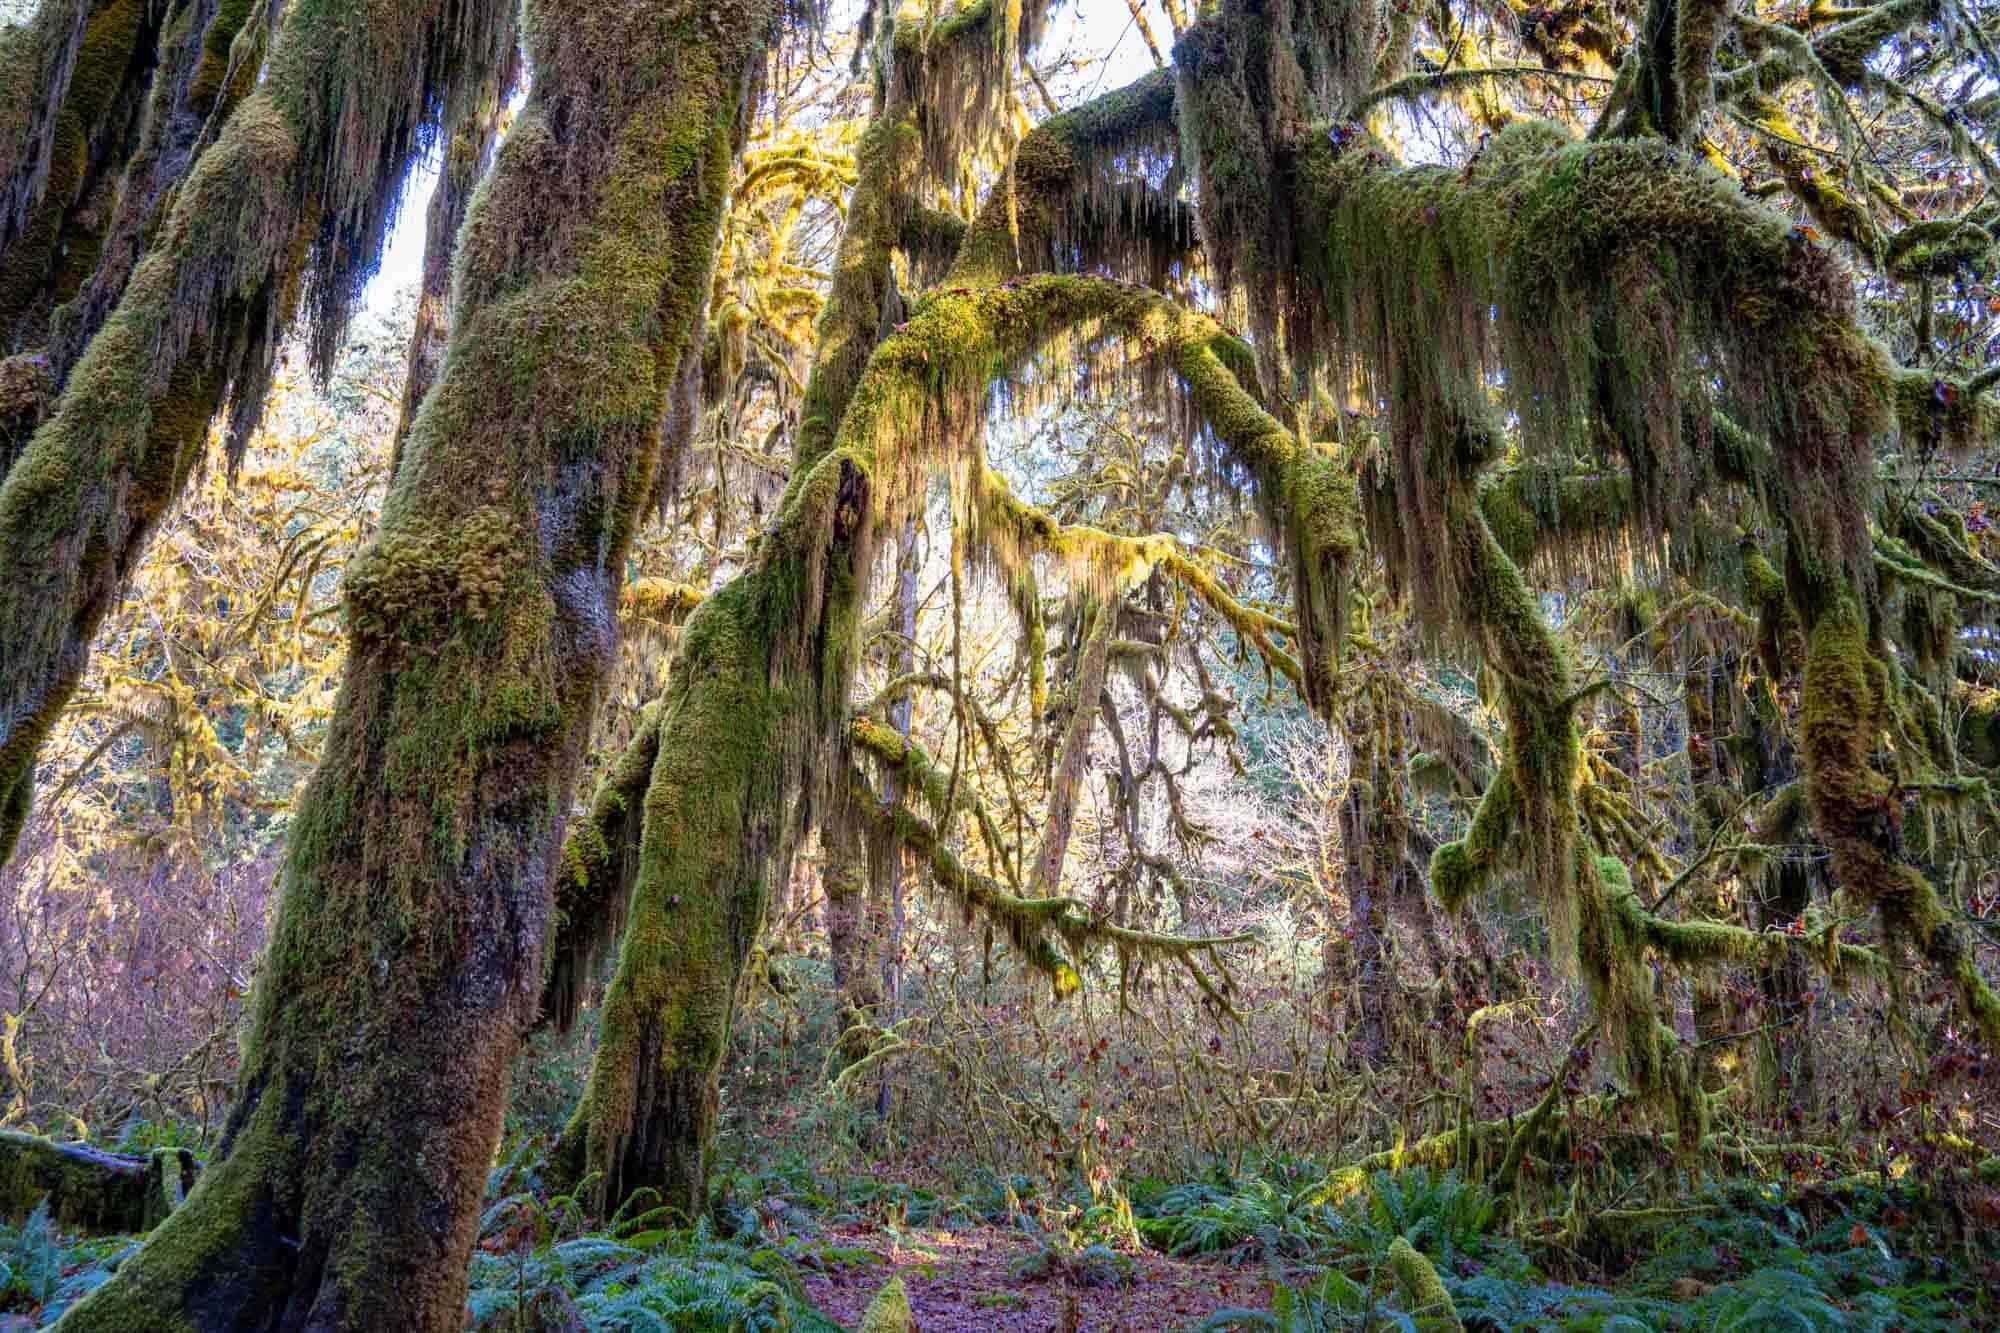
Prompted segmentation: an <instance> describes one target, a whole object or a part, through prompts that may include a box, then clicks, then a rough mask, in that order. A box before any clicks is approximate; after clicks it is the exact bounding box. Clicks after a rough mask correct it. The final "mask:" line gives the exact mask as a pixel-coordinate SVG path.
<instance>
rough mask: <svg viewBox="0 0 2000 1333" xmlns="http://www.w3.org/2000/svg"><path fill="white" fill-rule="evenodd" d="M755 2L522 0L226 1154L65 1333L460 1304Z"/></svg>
mask: <svg viewBox="0 0 2000 1333" xmlns="http://www.w3.org/2000/svg"><path fill="white" fill-rule="evenodd" d="M306 12H308V6H306V5H305V4H304V0H297V4H296V7H295V8H294V9H293V11H292V20H291V21H292V22H297V21H299V16H300V15H301V14H303V13H306ZM772 18H773V14H772V12H771V10H769V9H766V8H760V7H758V6H743V7H738V8H735V9H731V10H727V11H722V17H720V18H719V19H713V18H712V19H711V20H709V21H705V22H703V23H701V24H700V25H696V24H694V23H692V22H691V21H690V19H689V17H688V14H687V12H686V11H685V9H684V8H683V7H682V6H680V5H678V4H675V3H672V2H671V0H621V2H620V3H614V4H599V5H592V6H561V7H554V8H551V9H546V10H535V11H531V16H530V20H529V23H528V25H527V36H528V45H529V50H530V53H531V57H532V60H533V64H534V68H535V70H536V87H535V92H534V94H533V96H532V98H531V99H530V101H529V104H528V106H527V108H526V110H525V111H524V113H523V115H522V118H521V121H520V123H519V124H518V125H517V126H516V128H515V131H514V133H513V134H512V135H510V136H509V138H508V141H507V143H506V144H505V145H504V146H503V148H502V150H501V152H500V154H499V156H498V159H497V161H496V163H495V166H494V170H493V174H492V177H491V179H490V181H489V182H488V184H487V185H486V187H485V188H484V189H483V190H482V191H481V193H480V196H479V200H478V203H477V204H476V206H475V207H474V209H473V211H472V213H471V214H470V216H469V217H468V219H467V221H466V224H465V229H464V233H463V235H462V236H461V238H460V242H459V247H460V258H459V281H458V286H457V293H456V295H457V302H458V305H457V308H456V309H455V310H454V311H453V332H452V353H451V356H450V357H449V358H448V359H447V363H446V369H445V373H444V375H443V377H442V379H441V380H440V381H439V383H438V385H437V387H436V389H435V390H434V391H433V392H432V394H431V396H430V397H429V399H428V400H427V401H426V402H425V404H424V406H423V408H422V410H421V411H420V412H419V413H418V416H417V420H416V423H415V425H414V427H413V429H412V431H411V435H410V439H409V442H408V445H407V448H406V451H405V455H404V459H403V463H402V467H401V468H400V469H399V471H398V474H397V478H396V484H395V487H394V489H393V490H392V491H391V493H390V496H389V498H388V501H387V503H386V504H385V506H384V511H383V517H382V523H381V529H380V531H379V532H378V534H377V536H376V538H375V539H374V541H373V543H372V544H371V545H370V546H369V547H368V548H367V549H366V550H365V551H364V552H363V553H362V554H361V555H360V556H359V557H357V559H356V560H355V561H354V563H353V564H352V565H351V566H350V567H349V570H348V573H347V578H346V584H345V588H346V593H345V595H346V612H347V617H348V622H349V626H350V631H351V634H352V638H353V645H352V649H351V652H350V657H349V663H348V668H347V678H346V683H345V686H344V688H343V690H342V693H341V698H340V702H339V705H338V707H337V709H336V713H335V717H334V720H333V723H332V726H331V730H330V733H329V736H328V738H327V743H326V747H325V753H324V758H323V759H322V761H321V764H320V766H319V768H318V769H317V771H316V772H315V774H314V776H313V778H312V780H311V782H310V783H309V784H308V786H307V788H306V790H305V791H304V793H303V794H302V796H301V798H300V800H299V803H298V806H297V809H296V813H295V815H294V818H293V824H292V833H291V840H290V853H289V858H288V862H287V866H286V871H285V881H284V892H283V897H282V900H281V903H280V907H279V911H278V915H277V919H276V922H275V926H274V930H273V935H272V941H271V945H270V950H269V955H268V957H267V959H266V962H265V964H264V967H263V970H262V971H261V973H260V975H259V979H258V986H257V992H256V996H255V999H254V1003H253V1005H252V1009H251V1014H250V1017H249V1020H248V1027H247V1033H246V1040H245V1055H244V1068H243V1074H242V1078H241V1084H240V1087H239V1089H238V1096H237V1099H236V1102H235V1105H234V1107H233V1108H232V1111H231V1114H230V1118H229V1121H228V1124H227V1126H226V1128H225V1130H224V1136H223V1139H222V1142H221V1144H220V1148H219V1152H218V1156H217V1159H216V1161H215V1162H214V1163H213V1164H212V1165H211V1166H210V1167H209V1168H208V1170H207V1171H206V1172H204V1174H203V1176H202V1179H201V1181H200V1184H199V1185H198V1187H197V1189H196V1191H195V1193H194V1194H193V1196H192V1197H191V1198H190V1199H189V1201H188V1203H187V1204H186V1205H185V1206H183V1207H182V1208H181V1209H180V1210H179V1211H178V1212H176V1213H174V1214H173V1216H172V1217H170V1218H169V1219H168V1221H167V1222H166V1223H165V1224H164V1225H162V1226H161V1227H160V1228H159V1229H158V1230H157V1231H156V1232H155V1233H154V1235H153V1237H152V1238H151V1239H150V1240H149V1241H148V1242H147V1244H146V1245H145V1246H144V1247H143V1248H142V1249H141V1250H140V1251H139V1253H138V1254H136V1255H135V1256H133V1257H132V1258H131V1259H129V1260H127V1261H126V1263H125V1264H124V1265H122V1266H121V1267H120V1268H119V1270H118V1272H117V1273H116V1274H115V1275H114V1276H113V1278H112V1279H111V1280H110V1281H109V1282H108V1283H106V1284H105V1285H104V1286H102V1287H100V1288H98V1289H97V1290H96V1291H95V1292H93V1293H91V1295H90V1296H89V1297H87V1298H86V1299H85V1300H84V1301H83V1302H82V1303H80V1304H79V1305H78V1306H77V1307H76V1308H75V1309H74V1310H73V1311H72V1312H71V1313H70V1314H69V1315H68V1316H67V1317H66V1320H65V1327H66V1328H75V1329H85V1330H88V1329H94V1328H104V1329H126V1328H132V1327H147V1328H213V1327H223V1326H228V1327H237V1328H272V1329H410V1330H431V1331H433V1333H443V1330H456V1329H458V1328H461V1327H462V1326H463V1320H464V1306H463V1301H464V1294H465V1283H466V1259H467V1254H468V1253H469V1250H470V1247H471V1243H472V1240H473V1234H474V1231H475V1229H476V1227H477V1223H478V1217H479V1206H480V1193H481V1185H482V1182H483V1180H484V1177H485V1171H486V1168H487V1167H488V1165H489V1164H490V1162H491V1160H492V1154H493V1150H494V1147H495V1145H496V1143H497V1140H498V1136H499V1132H500V1121H501V1113H502V1110H503V1108H504V1099H505V1096H506V1087H507V1068H508V1064H509V1062H510V1060H511V1058H512V1057H513V1055H514V1053H515V1051H516V1050H517V1049H518V1046H519V1038H520V1036H521V1034H522V1032H523V1031H524V1030H525V1028H526V1026H527V1024H528V1023H529V1021H530V1020H531V1019H532V1017H533V1015H534V1012H535V1008H536V1005H537V1002H538V998H539V983H540V981H541V975H542V960H543V955H544V951H545V949H546V948H547V946H548V942H549V936H550V927H551V925H552V917H553V892H552V889H553V884H552V880H553V871H554V866H555V862H556V856H557V851H558V847H559V843H560V839H561V834H562V823H563V818H564V815H565V813H566V811H567V810H568V807H569V802H570V785H571V783H572V782H573V781H574V778H575V774H576V770H577V767H578V764H579V760H580V755H581V750H582V747H583V744H584V740H585V737H586V735H587V731H588V719H589V714H590V710H591V708H592V707H593V705H594V703H595V699H596V695H597V692H598V690H599V688H600V687H601V685H602V682H603V680H604V677H605V675H606V673H607V672H608V670H609V668H610V666H611V663H612V660H613V657H614V649H615V642H614V638H613V636H614V632H615V625H616V615H615V610H616V606H617V590H618V586H619V583H620V582H621V581H622V578H623V572H624V556H625V552H626V550H627V548H628V545H629V541H630V537H631V534H632V529H633V526H634V524H635V522H636V520H637V517H638V515H639V513H640V511H641V509H642V507H643V505H644V503H645V500H646V498H647V496H648V494H649V492H650V489H651V482H652V473H653V469H654V467H655V465H656V463H657V461H658V448H659V421H660V415H661V413H662V411H663V410H664V406H665V395H666V392H667V389H668V384H669V381H670V380H671V377H672V372H673V370H674V368H675V367H676V366H677V365H678V363H679V359H680V353H681V350H682V348H683V346H684V345H685V343H686V340H687V339H688V338H689V337H690V336H691V335H692V331H693V325H694V322H695V318H696V312H697V311H698V309H699V305H700V299H701V296H702V294H703V292H704V291H705V289H706V286H707V283H708V280H709V269H710V268H711V267H712V262H713V254H714V245H715V240H716V236H717V234H718V228H719V226H720V218H721V210H722V206H723V201H724V194H725V191H726V188H727V181H728V175H729V170H730V167H731V165H732V163H733V161H734V159H735V156H736V153H737V151H738V148H739V146H740V137H739V136H740V134H741V132H742V129H743V126H744V124H745V121H746V118H747V115H748V108H749V106H750V104H751V102H752V99H753V98H754V95H755V84H756V80H757V76H758V74H759V73H760V72H761V70H762V62H763V59H764V46H763V43H764V41H765V38H766V37H767V35H768V33H769V31H770V26H771V21H772ZM241 114H242V113H240V112H239V117H240V116H241ZM213 158H214V154H213V152H211V154H209V155H207V156H205V158H204V163H207V162H209V161H212V160H213Z"/></svg>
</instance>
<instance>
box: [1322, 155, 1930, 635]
mask: <svg viewBox="0 0 2000 1333" xmlns="http://www.w3.org/2000/svg"><path fill="white" fill-rule="evenodd" d="M1335 137H1336V138H1338V137H1340V136H1335ZM1299 150H1300V154H1301V161H1300V165H1299V168H1298V172H1297V180H1298V189H1299V198H1298V211H1300V212H1301V213H1302V214H1303V215H1305V216H1307V217H1308V218H1311V219H1314V220H1315V221H1314V225H1315V226H1316V227H1317V228H1318V234H1319V235H1321V236H1323V237H1324V241H1323V243H1322V245H1321V246H1320V247H1319V248H1318V249H1317V250H1316V251H1308V252H1307V253H1306V255H1305V256H1304V257H1303V259H1302V263H1303V264H1304V265H1306V267H1307V268H1308V271H1310V272H1311V273H1313V274H1314V275H1315V278H1316V281H1317V286H1318V290H1319V292H1320V295H1321V308H1322V310H1323V312H1324V317H1325V318H1326V319H1327V320H1328V321H1329V322H1330V325H1331V328H1332V331H1333V333H1334V335H1336V336H1337V340H1338V343H1339V346H1340V348H1341V350H1342V354H1343V357H1344V358H1345V359H1346V361H1347V364H1348V365H1350V366H1351V367H1352V369H1353V370H1354V371H1355V373H1357V374H1359V375H1361V376H1362V377H1363V378H1364V379H1366V380H1370V381H1376V380H1377V379H1378V377H1380V378H1381V379H1382V380H1390V379H1394V378H1396V377H1398V376H1409V377H1414V378H1416V379H1420V380H1424V381H1427V382H1428V386H1429V387H1427V388H1425V389H1424V391H1423V395H1422V396H1423V398H1426V399H1428V400H1430V401H1434V402H1437V403H1442V404H1456V403H1468V402H1470V403H1477V402H1478V401H1479V400H1481V399H1483V397H1484V396H1485V394H1486V376H1487V375H1488V374H1489V373H1490V372H1493V371H1497V370H1500V369H1502V368H1504V369H1505V370H1506V391H1507V394H1508V396H1509V401H1510V403H1511V405H1512V406H1513V407H1514V409H1515V411H1516V412H1517V414H1518V416H1519V419H1520V421H1521V424H1522V428H1523V443H1524V446H1525V450H1524V452H1525V453H1526V455H1527V457H1528V458H1529V459H1530V460H1531V461H1532V460H1534V459H1537V458H1542V457H1552V456H1556V455H1558V454H1560V453H1562V452H1564V451H1569V450H1572V449H1574V448H1576V447H1578V446H1579V445H1589V444H1592V443H1593V442H1594V441H1597V440H1599V439H1602V440H1603V441H1604V442H1606V443H1607V444H1608V445H1609V446H1610V447H1611V448H1614V449H1616V450H1617V451H1618V453H1620V454H1622V455H1623V459H1624V462H1625V464H1626V467H1627V470H1628V472H1629V475H1630V477H1631V484H1632V491H1633V497H1634V503H1635V507H1636V510H1637V516H1638V518H1639V519H1640V520H1641V522H1642V523H1643V524H1644V525H1645V527H1646V528H1647V529H1648V530H1650V531H1656V532H1664V533H1667V534H1669V535H1672V534H1674V533H1675V531H1676V529H1677V528H1678V526H1679V525H1680V524H1681V523H1682V522H1683V521H1684V519H1683V516H1684V515H1687V514H1689V513H1692V512H1693V505H1692V501H1691V497H1692V495H1693V491H1694V488H1695V487H1697V486H1699V485H1700V484H1702V482H1703V480H1704V479H1705V478H1707V477H1709V476H1711V475H1713V473H1714V471H1715V470H1717V468H1718V459H1717V457H1716V455H1715V452H1714V451H1713V449H1712V447H1711V444H1710V440H1711V438H1712V420H1713V418H1712V414H1711V413H1709V412H1707V411H1699V412H1696V411H1688V410H1685V409H1686V402H1687V399H1688V396H1689V392H1690V389H1689V384H1690V380H1689V366H1690V365H1691V358H1694V357H1696V356H1700V355H1707V356H1709V357H1712V358H1713V359H1714V365H1715V368H1716V370H1717V371H1719V372H1720V375H1721V379H1722V383H1723V385H1724V396H1725V401H1726V405H1727V406H1728V407H1729V409H1730V412H1731V414H1732V415H1733V416H1734V417H1736V418H1737V419H1738V420H1739V421H1741V422H1742V423H1744V424H1745V425H1746V426H1747V427H1748V428H1749V429H1750V430H1752V431H1755V432H1759V433H1762V434H1763V435H1765V436H1766V437H1767V438H1768V439H1769V440H1770V441H1771V446H1772V450H1773V454H1774V466H1773V469H1772V474H1773V475H1772V479H1771V484H1772V485H1773V487H1774V489H1775V490H1776V491H1777V492H1778V494H1777V495H1776V497H1775V501H1776V504H1777V506H1778V509H1779V512H1780V513H1782V514H1783V515H1784V517H1785V521H1786V522H1787V525H1788V527H1789V528H1790V529H1791V530H1792V532H1793V535H1794V536H1795V538H1796V540H1797V545H1798V548H1799V549H1800V550H1803V551H1810V552H1813V553H1814V554H1813V557H1812V559H1813V561H1814V562H1815V565H1814V566H1813V567H1812V568H1810V569H1809V570H1808V571H1807V572H1808V574H1809V576H1810V577H1811V578H1812V579H1813V580H1814V581H1815V582H1818V583H1821V584H1822V585H1824V583H1825V580H1827V579H1832V578H1837V577H1840V576H1842V575H1843V574H1849V573H1851V574H1854V575H1857V576H1859V577H1860V578H1862V579H1864V580H1865V579H1866V578H1867V566H1868V554H1867V548H1868V539H1867V534H1866V524H1865V521H1864V516H1865V514H1866V512H1867V505H1868V497H1870V496H1872V495H1873V493H1874V484H1875V483H1874V473H1873V466H1874V454H1873V444H1874V441H1875V439H1876V437H1877V436H1879V435H1880V434H1881V433H1882V431H1883V430H1885V429H1886V428H1887V427H1888V426H1889V425H1890V424H1891V420H1892V418H1891V416H1890V414H1889V411H1888V408H1889V406H1890V404H1889V401H1888V397H1889V395H1888V387H1889V382H1890V378H1891V374H1892V372H1891V370H1890V367H1889V362H1888V359H1887V356H1886V353H1884V351H1883V350H1882V349H1881V348H1880V347H1879V346H1878V345H1876V344H1873V343H1871V342H1869V341H1867V340H1866V339H1865V338H1863V337H1862V336H1861V335H1860V334H1859V333H1858V332H1857V331H1856V323H1855V311H1854V300H1853V294H1852V290H1851V286H1850V284H1849V283H1848V282H1847V281H1846V277H1845V274H1844V273H1843V272H1842V271H1841V269H1840V267H1839V265H1838V263H1837V261H1836V260H1835V259H1834V258H1833V256H1832V255H1831V254H1829V253H1828V252H1826V251H1825V250H1824V249H1822V248H1820V247H1818V246H1816V245H1814V244H1812V243H1811V242H1810V241H1809V240H1808V239H1805V238H1803V237H1800V236H1798V235H1797V234H1795V233H1794V232H1793V231H1792V229H1791V228H1790V225H1789V224H1788V223H1787V222H1785V220H1784V219H1782V218H1781V217H1779V216H1778V215H1776V214H1775V213H1770V212H1767V211H1765V210H1763V209H1762V208H1761V206H1760V205H1758V204H1756V203H1755V202H1754V201H1752V200H1748V199H1746V198H1745V197H1744V196H1743V195H1742V193H1741V192H1740V191H1739V190H1737V189H1736V187H1735V185H1734V184H1733V183H1732V182H1730V181H1728V180H1727V179H1725V178H1723V177H1722V176H1720V175H1719V174H1717V173H1715V172H1713V171H1712V170H1711V169H1710V168H1708V167H1707V166H1705V165H1704V164H1702V163H1701V162H1700V161H1699V160H1697V159H1696V158H1694V157H1692V156H1691V155H1688V154H1685V153H1682V152H1679V151H1677V150H1675V149H1673V148H1671V147H1669V146H1667V145H1665V144H1661V143H1658V142H1650V143H1631V144H1624V143H1618V144H1607V143H1591V144H1579V143H1575V142H1573V141H1572V140H1570V139H1569V137H1568V135H1567V134H1566V133H1564V132H1563V131H1561V130H1560V129H1558V128H1556V127H1554V126H1550V125H1547V124H1542V123H1523V124H1520V125H1516V126H1511V127H1509V128H1508V129H1507V130H1506V131H1504V132H1502V133H1501V134H1499V135H1496V136H1495V137H1494V138H1493V140H1492V141H1491V142H1489V143H1488V144H1487V145H1486V147H1485V149H1484V150H1483V151H1482V152H1481V153H1480V154H1479V155H1478V156H1477V158H1475V159H1474V161H1472V162H1471V163H1470V164H1469V165H1468V166H1467V167H1466V168H1464V169H1457V168H1428V167H1419V168H1410V169H1404V168H1400V167H1398V166H1397V165H1396V164H1395V163H1394V162H1393V160H1392V159H1391V158H1389V157H1388V156H1387V154H1386V153H1384V152H1383V151H1382V150H1381V149H1380V148H1379V147H1375V146H1372V145H1370V144H1369V143H1368V142H1367V140H1366V136H1364V135H1360V134H1358V133H1351V134H1349V135H1347V136H1346V137H1345V138H1344V139H1342V141H1341V142H1340V143H1338V144H1337V143H1335V142H1334V140H1333V138H1329V137H1328V136H1325V135H1318V136H1310V137H1306V138H1303V139H1301V140H1300V141H1299ZM1322 220H1323V221H1322ZM1495 315H1497V319H1496V318H1493V316H1495ZM1420 331H1422V332H1423V333H1425V334H1427V335H1428V334H1432V333H1435V334H1438V335H1439V336H1441V342H1439V343H1437V344H1435V345H1426V346H1424V347H1423V348H1421V349H1419V348H1417V347H1415V346H1413V345H1411V344H1410V341H1409V340H1411V339H1413V338H1416V337H1418V336H1419V332H1420ZM1382 387H1383V388H1385V389H1387V390H1388V391H1389V396H1391V397H1392V398H1394V397H1396V396H1397V395H1398V393H1399V390H1398V389H1397V387H1396V386H1395V385H1394V384H1393V383H1384V384H1383V386H1382ZM1406 401H1417V400H1415V399H1406ZM1410 424H1411V427H1412V432H1413V433H1412V436H1411V438H1412V439H1413V440H1422V439H1438V438H1443V436H1442V435H1441V434H1440V432H1437V431H1429V430H1425V429H1423V427H1422V423H1417V422H1412V423H1410ZM1600 428H1603V434H1602V435H1601V436H1600V435H1599V434H1598V433H1597V432H1598V431H1599V429H1600ZM1739 452H1740V451H1739ZM1399 466H1400V467H1401V472H1400V474H1399V476H1398V489H1399V493H1401V494H1403V496H1404V498H1405V500H1406V502H1409V503H1413V504H1414V505H1416V507H1417V519H1418V521H1416V522H1413V523H1410V524H1408V525H1407V527H1408V529H1409V530H1410V531H1412V532H1416V533H1429V532H1432V531H1435V530H1436V529H1437V524H1438V520H1440V519H1441V517H1442V514H1441V510H1440V506H1439V503H1438V497H1439V494H1440V490H1439V484H1438V480H1437V479H1438V478H1441V477H1442V476H1444V475H1446V473H1447V472H1448V471H1449V468H1448V466H1446V462H1445V460H1442V459H1440V460H1439V461H1438V463H1437V464H1436V466H1433V465H1431V464H1427V463H1425V462H1424V460H1422V459H1421V458H1416V457H1412V458H1410V459H1407V460H1405V461H1404V462H1403V463H1402V464H1400V465H1399ZM1438 467H1444V468H1445V471H1444V472H1440V471H1438V470H1437V468H1438ZM1409 561H1410V565H1411V567H1412V568H1413V569H1414V570H1415V572H1416V574H1417V586H1418V589H1419V591H1420V592H1421V593H1423V594H1424V595H1425V596H1426V597H1428V596H1429V595H1431V594H1432V593H1435V592H1438V591H1441V590H1442V585H1441V583H1440V581H1439V580H1438V579H1437V578H1436V577H1435V575H1436V573H1437V571H1435V570H1429V569H1427V568H1426V560H1425V559H1424V558H1423V557H1422V556H1421V555H1420V554H1418V553H1412V554H1411V555H1410V557H1409ZM1827 586H1830V585H1827Z"/></svg>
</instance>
